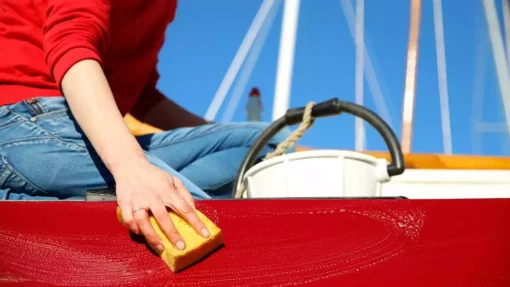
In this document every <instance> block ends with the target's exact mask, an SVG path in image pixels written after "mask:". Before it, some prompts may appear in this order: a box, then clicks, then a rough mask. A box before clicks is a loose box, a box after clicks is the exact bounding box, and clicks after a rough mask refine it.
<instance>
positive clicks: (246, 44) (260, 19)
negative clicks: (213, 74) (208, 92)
mask: <svg viewBox="0 0 510 287" xmlns="http://www.w3.org/2000/svg"><path fill="white" fill-rule="evenodd" d="M274 1H275V0H264V2H262V4H261V5H260V8H259V11H258V12H257V14H256V15H255V18H254V19H253V22H252V23H251V26H250V28H249V29H248V32H247V33H246V35H245V37H244V39H243V42H242V43H241V46H239V49H238V50H237V53H236V55H235V57H234V59H233V60H232V63H231V64H230V67H229V68H228V71H227V73H226V74H225V77H224V78H223V81H222V82H221V84H220V87H219V88H218V91H216V94H215V95H214V98H213V100H212V102H211V105H210V106H209V108H208V109H207V112H206V114H205V119H206V120H208V121H213V120H214V118H215V117H216V114H217V113H218V110H219V109H220V106H221V104H222V103H223V101H224V100H225V97H226V95H227V93H228V91H229V89H230V86H231V85H232V82H234V79H235V77H236V76H237V73H238V72H239V69H240V68H241V65H242V64H243V62H244V59H245V58H246V55H247V54H248V52H249V51H250V49H251V46H252V45H253V41H255V38H256V37H257V34H258V33H259V30H260V28H261V27H262V23H264V20H265V19H266V17H267V14H268V13H269V11H270V10H271V7H272V6H273V4H274Z"/></svg>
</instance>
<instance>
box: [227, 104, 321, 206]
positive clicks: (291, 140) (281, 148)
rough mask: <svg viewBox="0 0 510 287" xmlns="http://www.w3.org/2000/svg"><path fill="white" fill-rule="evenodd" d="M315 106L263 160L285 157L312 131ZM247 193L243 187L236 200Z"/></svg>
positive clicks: (311, 106)
mask: <svg viewBox="0 0 510 287" xmlns="http://www.w3.org/2000/svg"><path fill="white" fill-rule="evenodd" d="M314 105H315V103H314V102H309V103H308V104H307V105H306V107H305V110H304V112H303V120H302V121H301V123H300V124H299V127H298V128H297V129H296V130H295V131H293V132H292V133H291V134H290V135H289V136H288V137H287V138H286V139H285V140H284V141H282V142H281V143H280V144H278V146H277V147H276V149H275V150H274V151H272V152H269V153H267V154H266V156H265V157H264V158H263V160H268V159H271V158H274V157H277V156H281V155H283V154H284V153H285V152H286V151H287V150H288V149H290V148H291V147H293V146H294V145H295V144H296V142H297V141H298V140H300V139H301V138H302V137H303V135H304V134H305V132H306V131H307V130H308V129H310V128H311V127H312V125H313V123H314V122H315V119H314V118H313V117H312V108H313V106H314ZM245 192H246V187H245V186H244V185H243V188H242V189H241V190H240V191H238V192H237V193H236V196H235V198H241V197H243V195H244V193H245Z"/></svg>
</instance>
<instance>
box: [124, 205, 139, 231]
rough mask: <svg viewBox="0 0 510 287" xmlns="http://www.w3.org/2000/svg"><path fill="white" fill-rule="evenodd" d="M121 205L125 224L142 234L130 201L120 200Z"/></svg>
mask: <svg viewBox="0 0 510 287" xmlns="http://www.w3.org/2000/svg"><path fill="white" fill-rule="evenodd" d="M119 207H120V210H121V212H122V221H123V222H124V225H125V226H126V227H127V228H128V229H129V230H131V231H132V232H133V233H135V234H140V229H139V228H138V225H137V224H136V222H135V219H134V217H133V209H132V207H131V204H130V203H129V202H119Z"/></svg>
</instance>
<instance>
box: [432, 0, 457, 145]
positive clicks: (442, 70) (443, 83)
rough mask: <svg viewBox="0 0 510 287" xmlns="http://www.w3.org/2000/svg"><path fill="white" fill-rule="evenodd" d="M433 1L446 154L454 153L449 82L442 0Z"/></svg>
mask: <svg viewBox="0 0 510 287" xmlns="http://www.w3.org/2000/svg"><path fill="white" fill-rule="evenodd" d="M432 3H433V6H434V34H435V36H436V54H437V76H438V83H439V100H440V106H441V127H442V130H443V150H444V153H445V154H452V133H451V126H450V108H449V104H448V84H447V79H446V56H445V48H444V32H443V11H442V3H441V0H434V1H433V2H432Z"/></svg>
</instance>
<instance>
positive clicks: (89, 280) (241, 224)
mask: <svg viewBox="0 0 510 287" xmlns="http://www.w3.org/2000/svg"><path fill="white" fill-rule="evenodd" d="M198 207H199V208H200V209H201V210H202V211H203V212H204V213H205V214H206V215H207V216H209V218H211V219H212V220H213V221H215V222H216V223H217V224H218V225H219V227H220V228H222V229H223V232H224V238H225V246H224V247H223V248H222V249H220V250H219V251H217V252H216V253H214V254H213V255H211V256H209V257H208V258H207V259H206V260H204V261H202V262H200V263H198V264H196V265H195V266H192V267H191V268H189V269H187V270H185V271H183V272H181V273H178V274H173V273H171V272H170V270H169V269H168V268H167V267H166V265H165V264H164V263H163V262H162V261H161V260H160V259H159V258H158V257H156V256H154V255H152V253H150V252H149V251H148V249H147V248H146V247H145V245H143V244H140V243H137V242H135V241H134V240H132V239H131V238H130V236H129V234H128V232H127V230H126V229H125V228H124V227H122V226H121V225H120V224H118V223H117V219H116V216H115V203H112V202H101V203H93V202H0V285H3V286H46V285H51V284H65V285H67V286H98V285H104V286H114V285H115V286H116V285H122V284H127V283H131V284H132V285H137V286H139V285H147V286H198V285H207V286H233V285H243V286H255V285H256V286H266V285H272V286H275V285H276V286H289V285H299V284H306V283H307V284H309V285H317V286H378V287H379V286H510V199H497V200H489V199H486V200H423V201H421V200H246V201H201V202H199V204H198Z"/></svg>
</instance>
